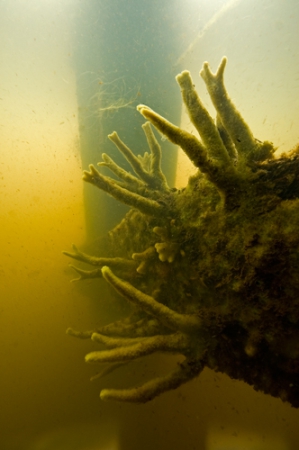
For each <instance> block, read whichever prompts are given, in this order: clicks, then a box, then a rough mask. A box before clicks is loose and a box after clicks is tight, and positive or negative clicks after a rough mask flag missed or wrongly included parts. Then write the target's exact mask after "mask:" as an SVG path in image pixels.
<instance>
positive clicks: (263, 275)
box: [65, 58, 299, 407]
mask: <svg viewBox="0 0 299 450" xmlns="http://www.w3.org/2000/svg"><path fill="white" fill-rule="evenodd" d="M226 62H227V60H226V58H223V59H222V61H221V63H220V65H219V67H218V70H217V72H216V73H215V74H214V73H212V71H211V69H210V67H209V64H208V63H204V65H203V68H202V70H201V72H200V75H201V77H202V79H203V80H204V82H205V84H206V87H207V90H208V93H209V96H210V98H211V100H212V102H213V105H214V107H215V110H216V112H217V117H216V120H214V119H213V118H212V117H211V116H210V114H209V113H208V111H207V110H206V109H205V107H204V105H203V103H202V102H201V100H200V98H199V97H198V94H197V92H196V90H195V87H194V84H193V81H192V79H191V76H190V73H189V72H188V71H184V72H182V73H181V74H180V75H178V76H177V78H176V79H177V82H178V84H179V86H180V88H181V93H182V98H183V101H184V104H185V106H186V108H187V111H188V114H189V117H190V120H191V121H192V123H193V125H194V126H195V128H196V130H197V131H198V135H199V136H196V135H195V134H192V133H189V132H187V131H184V130H182V129H181V128H179V127H177V126H175V125H173V124H171V123H170V122H168V121H167V120H166V119H165V118H163V117H161V116H160V115H159V114H157V113H156V112H154V111H153V110H151V109H150V108H149V107H147V106H144V105H139V106H138V110H139V112H140V113H141V114H142V115H143V116H144V117H145V119H147V122H146V123H145V124H144V125H143V130H144V133H145V137H146V140H147V143H148V147H149V150H150V153H147V152H146V153H145V154H144V155H143V156H138V157H136V156H135V155H134V154H133V152H132V151H131V150H130V149H129V148H128V147H127V146H126V145H125V143H123V142H122V141H121V139H120V137H119V136H118V135H117V133H116V132H113V133H112V134H111V135H109V138H110V140H111V141H112V142H113V143H114V144H115V145H116V147H117V148H118V149H119V150H120V152H121V153H122V154H123V155H124V157H125V158H126V159H127V160H128V161H129V163H130V165H131V167H132V169H133V172H134V174H133V173H129V172H128V171H126V170H124V169H122V168H121V167H119V166H118V165H117V164H116V163H115V162H114V161H113V160H112V159H111V158H110V157H109V156H108V155H107V154H103V161H102V162H100V163H99V166H105V167H107V168H109V169H110V171H111V172H112V173H113V174H114V176H116V177H117V179H114V178H110V177H108V176H104V175H102V174H101V173H100V172H99V171H98V170H97V169H96V168H95V167H94V166H93V165H91V166H90V167H89V171H84V175H83V179H84V180H85V181H87V182H88V183H91V184H93V185H94V186H96V187H98V188H99V189H101V190H103V191H105V192H107V193H108V194H109V195H111V196H113V197H114V198H115V199H117V200H118V201H120V202H123V203H125V204H126V205H129V206H130V207H131V209H130V210H129V212H128V213H127V214H126V216H125V217H124V218H123V220H122V221H121V222H120V223H119V225H117V226H116V227H115V228H114V229H112V230H111V231H110V232H109V237H108V239H109V243H110V249H111V250H110V252H111V253H110V256H109V257H101V256H91V255H88V254H86V253H84V252H82V251H80V250H78V249H77V248H76V247H75V246H73V252H72V253H70V252H65V254H66V255H68V256H70V257H71V258H74V259H76V260H79V261H82V262H84V263H88V264H90V265H91V266H94V267H95V268H94V269H93V270H82V269H81V268H75V270H76V271H77V273H78V274H79V278H78V279H82V280H84V279H88V278H95V277H103V278H104V279H105V280H106V282H108V283H109V284H110V285H111V286H112V288H113V289H114V290H115V291H116V292H117V293H118V294H120V295H121V296H122V297H124V298H125V299H126V300H127V301H128V302H129V303H130V304H131V305H132V309H131V313H130V315H129V316H128V317H125V318H124V319H122V320H118V321H116V322H113V323H111V324H108V325H105V326H102V327H100V328H98V329H96V330H92V331H76V330H73V329H71V328H69V329H68V330H67V333H68V334H70V335H72V336H75V337H79V338H83V339H91V340H92V341H94V342H98V343H99V344H102V345H104V346H105V349H104V350H103V349H102V350H99V351H93V352H91V353H89V354H87V355H86V362H88V363H96V364H100V363H106V366H105V367H104V369H103V370H102V372H100V374H99V376H104V375H107V374H108V373H110V372H112V371H113V370H115V369H117V368H118V367H120V366H122V365H123V364H126V363H128V362H130V361H132V360H135V359H137V358H141V357H143V356H146V355H149V354H152V353H155V352H170V353H173V354H180V355H182V357H181V359H180V361H179V362H178V363H177V366H176V368H175V369H174V370H173V371H172V372H170V373H168V374H166V375H163V376H162V375H161V376H160V377H157V378H154V379H152V380H149V381H145V383H144V384H142V385H140V386H134V387H131V388H126V389H103V390H102V391H101V394H100V397H101V398H102V399H105V400H118V401H127V402H147V401H149V400H151V399H153V398H154V397H156V396H157V395H159V394H161V393H163V392H165V391H168V390H171V389H175V388H177V387H179V386H180V385H181V384H183V383H186V382H187V381H188V380H191V379H192V378H194V377H196V376H198V375H199V374H200V372H201V371H202V370H203V369H204V367H209V368H210V369H212V370H214V371H220V372H223V373H225V374H227V375H229V376H230V377H231V378H233V379H238V380H243V381H244V382H246V383H248V384H250V385H251V386H253V387H254V389H256V390H259V391H263V392H264V393H266V394H270V395H272V396H274V397H279V398H281V399H282V400H283V401H287V402H289V403H290V404H291V405H292V406H294V407H299V327H298V325H299V295H298V294H299V227H298V224H299V146H297V147H296V148H295V149H293V150H292V151H290V152H289V153H288V154H284V155H282V156H280V157H275V155H274V151H275V148H274V146H273V144H271V143H270V142H268V141H265V142H260V141H259V140H257V139H255V138H254V136H253V134H252V132H251V130H250V128H249V127H248V125H247V124H246V122H245V121H244V120H243V118H242V116H241V115H240V113H239V112H238V111H237V109H236V108H235V106H234V104H233V102H232V101H231V99H230V97H229V96H228V94H227V91H226V88H225V85H224V80H223V75H224V69H225V66H226ZM151 124H152V125H153V126H154V127H155V128H156V129H157V130H158V131H159V133H161V134H162V135H164V136H165V137H166V138H167V139H168V140H169V141H171V142H173V143H174V144H177V145H179V146H180V147H181V148H182V149H183V150H184V152H185V153H186V154H187V156H188V157H189V158H190V160H191V161H192V162H193V164H194V165H195V166H196V167H197V168H198V171H197V173H196V174H195V175H194V176H192V177H190V179H189V181H188V184H187V186H186V187H185V188H184V189H181V190H177V189H173V188H170V187H169V186H168V184H167V180H166V179H165V176H164V174H163V173H162V171H161V167H160V162H161V148H160V145H159V143H158V141H157V139H156V138H155V135H154V133H153V130H152V128H151ZM102 348H103V347H102Z"/></svg>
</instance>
